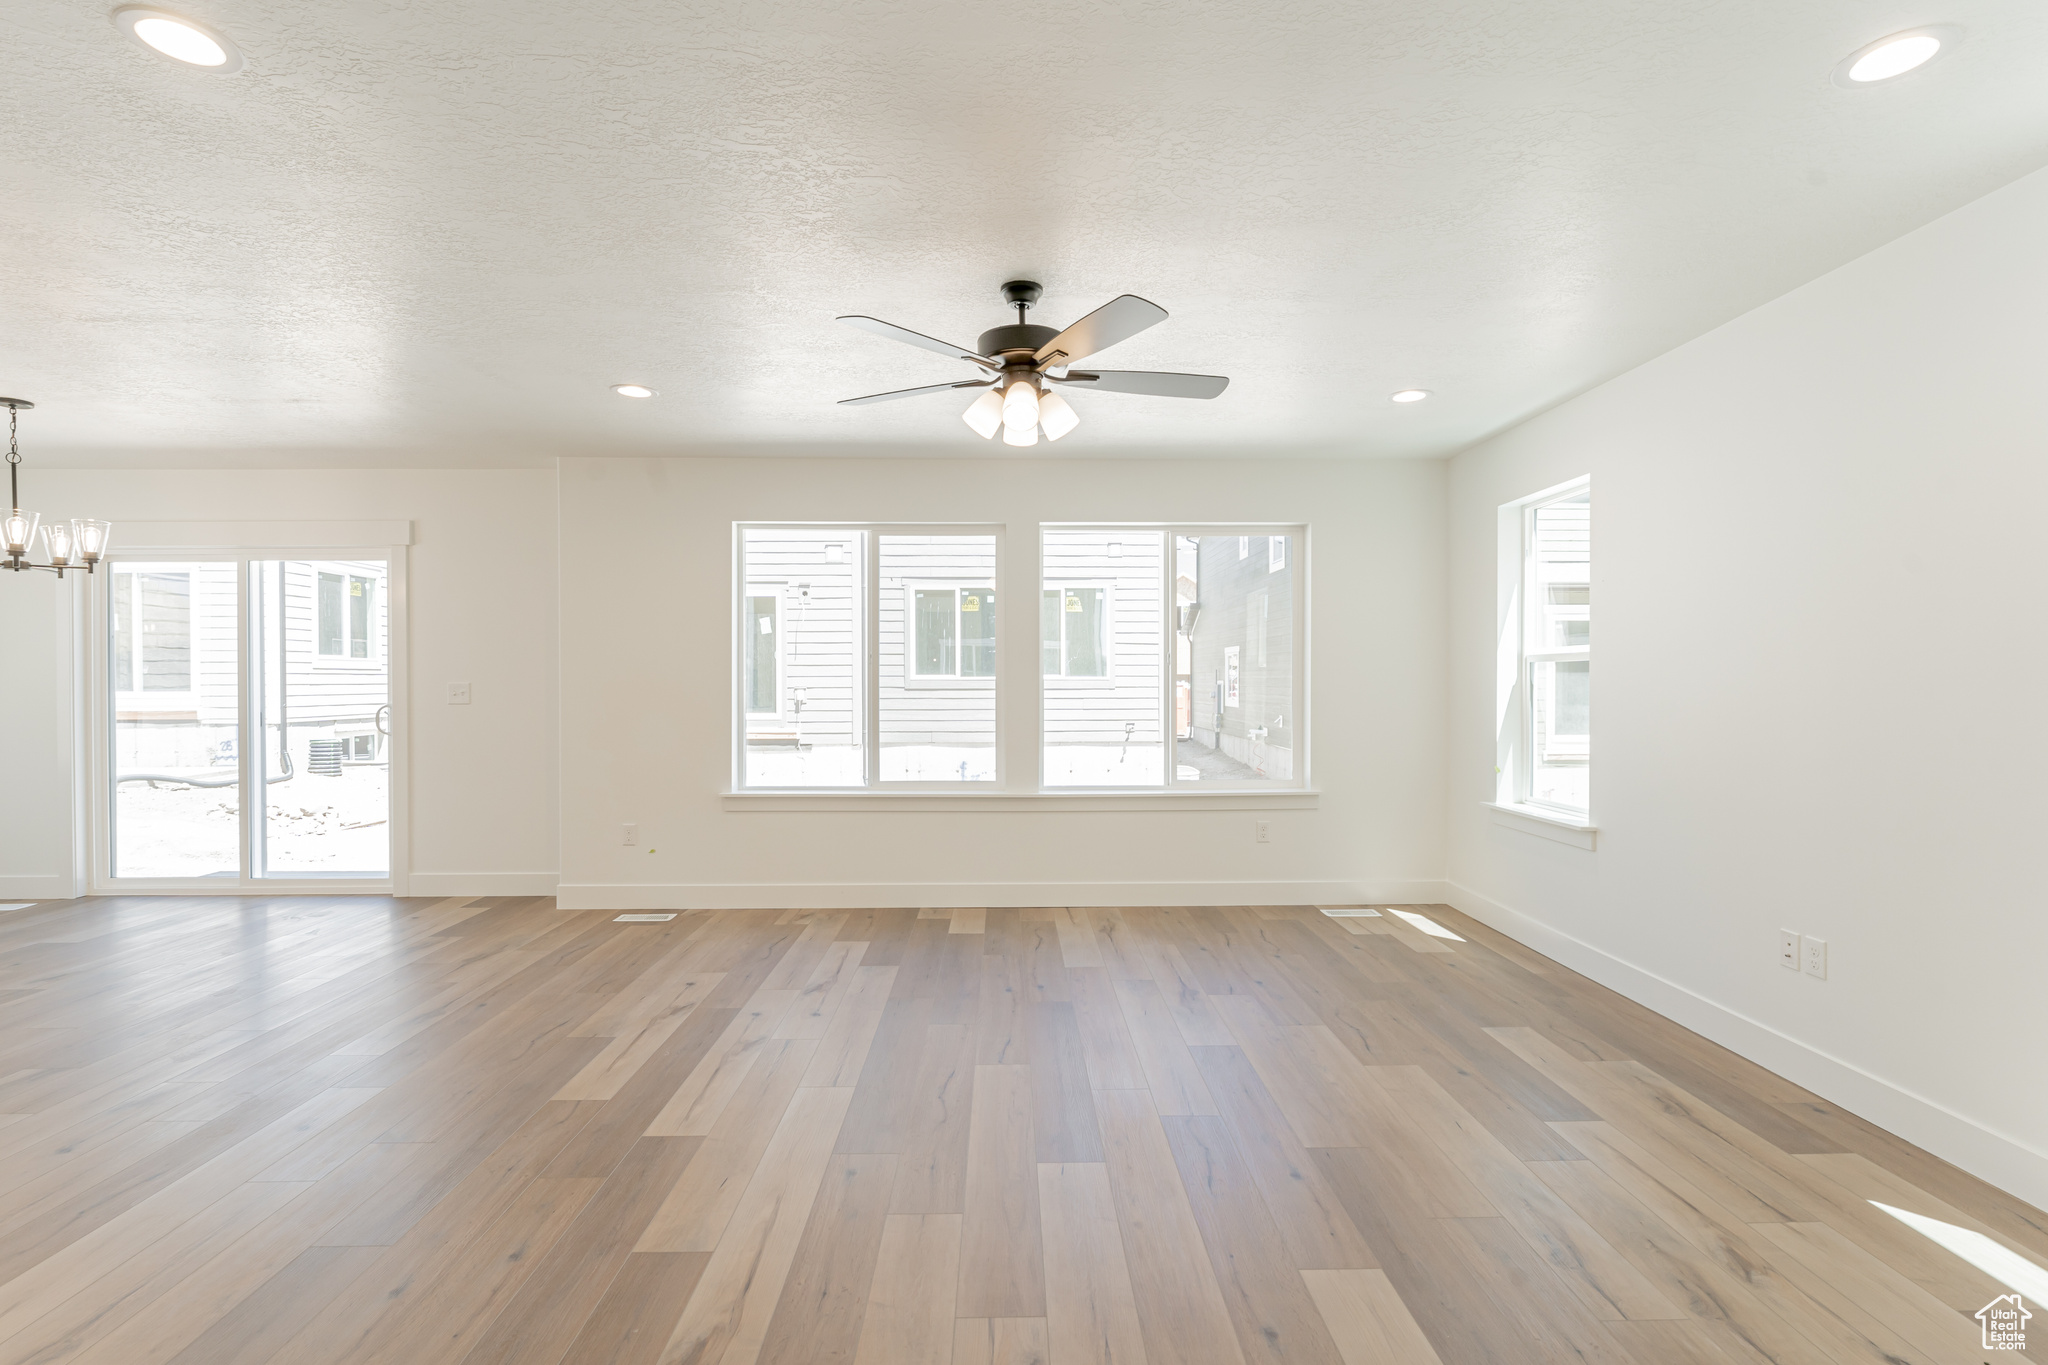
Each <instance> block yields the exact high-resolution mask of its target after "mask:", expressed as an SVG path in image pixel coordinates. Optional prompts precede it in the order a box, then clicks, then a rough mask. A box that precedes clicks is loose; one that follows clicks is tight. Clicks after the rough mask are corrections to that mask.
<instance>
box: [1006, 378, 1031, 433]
mask: <svg viewBox="0 0 2048 1365" xmlns="http://www.w3.org/2000/svg"><path fill="white" fill-rule="evenodd" d="M1003 425H1004V426H1006V427H1008V428H1010V429H1011V430H1012V431H1016V430H1018V429H1019V428H1023V427H1035V426H1037V425H1038V389H1037V387H1036V386H1035V385H1033V384H1032V382H1031V381H1030V380H1028V379H1020V380H1018V381H1017V382H1016V383H1014V384H1012V385H1010V387H1009V390H1008V391H1007V392H1005V393H1004V394H1003Z"/></svg>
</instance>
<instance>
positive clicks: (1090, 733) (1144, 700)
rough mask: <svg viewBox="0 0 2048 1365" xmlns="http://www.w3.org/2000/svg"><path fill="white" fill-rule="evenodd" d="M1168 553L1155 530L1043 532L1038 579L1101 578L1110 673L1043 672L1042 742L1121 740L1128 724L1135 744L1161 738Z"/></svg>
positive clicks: (1051, 582) (1058, 582)
mask: <svg viewBox="0 0 2048 1365" xmlns="http://www.w3.org/2000/svg"><path fill="white" fill-rule="evenodd" d="M1111 544H1115V545H1116V546H1117V547H1118V554H1117V555H1116V556H1115V557H1112V556H1111V555H1110V553H1109V549H1110V546H1111ZM1165 554H1166V545H1165V537H1164V536H1163V535H1161V534H1160V533H1157V532H1141V533H1132V532H1128V531H1126V532H1102V533H1094V532H1075V531H1055V532H1048V533H1047V535H1046V545H1045V571H1044V583H1043V586H1044V587H1047V588H1059V587H1065V586H1068V585H1073V586H1077V587H1085V586H1092V585H1106V586H1108V587H1109V588H1110V613H1111V616H1110V629H1109V635H1110V646H1109V652H1110V659H1111V664H1110V675H1109V676H1108V677H1106V678H1057V677H1049V678H1046V679H1045V742H1046V743H1047V744H1122V743H1123V742H1124V738H1125V729H1124V727H1125V726H1126V725H1130V726H1133V727H1134V728H1133V729H1132V730H1131V731H1130V740H1131V742H1132V743H1133V744H1151V745H1157V744H1160V743H1162V742H1163V741H1164V734H1163V733H1162V728H1161V725H1162V713H1163V708H1164V704H1165V701H1164V688H1165V659H1164V651H1165V640H1164V638H1163V636H1162V632H1163V631H1164V630H1165V629H1166V622H1165V616H1164V607H1165V604H1164V602H1163V601H1162V600H1161V594H1162V593H1163V591H1164V584H1163V580H1162V572H1163V560H1164V556H1165ZM1037 608H1038V603H1037V602H1036V601H1034V602H1033V603H1032V609H1033V611H1034V612H1035V611H1036V610H1037Z"/></svg>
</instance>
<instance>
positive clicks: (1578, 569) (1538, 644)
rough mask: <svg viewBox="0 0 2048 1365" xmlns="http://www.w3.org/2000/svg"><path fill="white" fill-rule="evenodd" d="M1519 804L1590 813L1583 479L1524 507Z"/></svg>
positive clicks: (1588, 507)
mask: <svg viewBox="0 0 2048 1365" xmlns="http://www.w3.org/2000/svg"><path fill="white" fill-rule="evenodd" d="M1520 522H1521V548H1522V583H1521V601H1522V611H1521V613H1520V622H1519V624H1520V628H1521V651H1520V652H1521V661H1520V667H1519V668H1518V669H1517V671H1516V684H1517V687H1518V688H1519V690H1520V692H1521V694H1522V695H1521V704H1520V705H1519V706H1517V707H1516V708H1515V711H1516V713H1517V714H1518V715H1519V716H1520V717H1521V720H1522V736H1521V738H1522V741H1523V742H1522V744H1521V745H1520V752H1521V761H1520V762H1519V763H1518V764H1517V765H1516V766H1517V769H1518V771H1517V772H1516V773H1515V774H1514V776H1515V778H1516V787H1517V790H1516V792H1515V793H1514V794H1515V796H1516V798H1517V799H1518V800H1521V801H1525V802H1528V803H1530V804H1532V805H1538V806H1547V807H1552V808H1555V809H1557V810H1561V811H1564V812H1567V813H1570V814H1573V815H1577V816H1590V814H1591V811H1592V758H1593V749H1592V746H1593V724H1592V718H1593V620H1592V612H1593V582H1592V567H1593V553H1592V552H1593V544H1592V530H1593V501H1592V491H1591V489H1590V488H1589V487H1588V486H1587V484H1586V483H1584V482H1583V481H1581V482H1579V483H1576V484H1573V485H1570V486H1568V487H1567V488H1566V489H1565V490H1563V491H1561V492H1554V493H1551V494H1547V495H1544V496H1540V497H1538V498H1536V499H1533V500H1531V501H1530V502H1528V503H1526V504H1524V505H1523V506H1522V508H1521V515H1520Z"/></svg>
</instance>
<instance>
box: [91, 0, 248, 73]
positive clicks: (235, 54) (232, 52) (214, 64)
mask: <svg viewBox="0 0 2048 1365" xmlns="http://www.w3.org/2000/svg"><path fill="white" fill-rule="evenodd" d="M114 24H115V26H116V27H117V28H119V29H120V30H121V31H122V32H123V33H125V34H127V35H128V36H129V37H130V38H133V39H134V40H135V41H136V42H138V43H140V44H142V45H143V46H144V47H146V48H148V49H149V50H150V51H151V52H154V53H156V54H157V55H158V56H159V57H167V58H169V59H170V60H171V61H174V62H177V63H178V64H179V65H180V66H193V67H197V68H199V69H200V70H201V71H210V72H212V73H213V74H214V75H216V76H225V75H228V74H229V73H231V72H235V71H240V70H241V69H242V50H241V49H240V48H238V47H236V46H235V45H234V43H233V42H232V41H230V40H229V38H228V37H227V35H226V34H224V33H221V32H219V31H217V30H215V29H211V28H208V27H207V26H206V25H205V24H202V23H199V22H197V21H196V20H192V19H187V18H184V17H183V16H181V15H176V14H172V13H170V12H169V11H167V10H160V9H157V8H156V7H155V6H153V5H123V6H121V8H119V9H117V10H115V11H114Z"/></svg>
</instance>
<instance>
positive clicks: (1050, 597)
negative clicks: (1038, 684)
mask: <svg viewBox="0 0 2048 1365" xmlns="http://www.w3.org/2000/svg"><path fill="white" fill-rule="evenodd" d="M1061 600H1062V594H1061V592H1060V590H1059V589H1058V588H1047V589H1046V590H1045V592H1044V594H1043V596H1042V598H1041V599H1040V606H1039V609H1038V638H1039V640H1040V641H1041V642H1042V643H1041V647H1040V651H1039V652H1040V653H1041V654H1042V655H1043V656H1044V658H1043V661H1042V663H1041V665H1040V668H1041V671H1042V672H1044V674H1045V676H1046V677H1048V678H1057V677H1058V676H1059V675H1060V672H1061V668H1060V658H1061V651H1060V602H1061Z"/></svg>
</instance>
